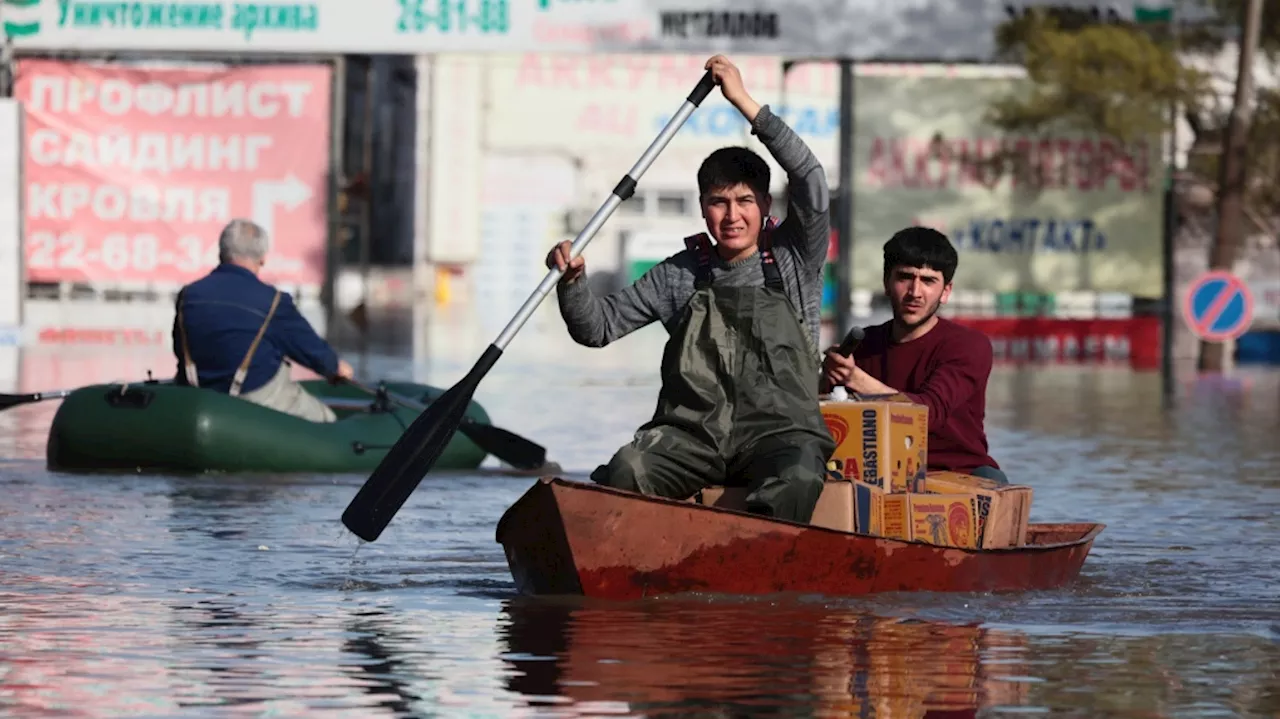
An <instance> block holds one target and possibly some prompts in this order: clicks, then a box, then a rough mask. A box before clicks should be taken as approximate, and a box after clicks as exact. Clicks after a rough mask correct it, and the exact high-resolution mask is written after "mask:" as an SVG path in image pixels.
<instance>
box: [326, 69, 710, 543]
mask: <svg viewBox="0 0 1280 719" xmlns="http://www.w3.org/2000/svg"><path fill="white" fill-rule="evenodd" d="M713 87H715V80H714V79H713V78H712V76H711V73H710V72H707V73H706V74H704V75H703V76H702V79H701V80H699V81H698V84H697V86H696V87H694V88H693V91H692V92H690V93H689V96H688V97H687V98H686V99H685V101H684V103H682V104H681V105H680V109H679V110H677V111H676V114H675V115H674V116H672V118H671V119H670V120H668V121H667V124H666V126H665V127H663V128H662V132H660V133H659V134H658V137H657V138H655V139H654V141H653V142H652V143H651V144H650V145H649V147H648V149H646V150H645V151H644V154H642V155H641V156H640V159H639V160H637V161H636V163H635V165H633V166H632V167H631V171H630V172H628V173H627V174H626V175H624V176H623V177H622V179H621V180H619V181H618V184H617V185H616V186H615V187H614V188H613V192H612V193H611V194H610V195H609V197H608V198H607V199H606V200H605V201H604V204H602V205H601V206H600V209H598V210H596V212H595V214H594V215H592V216H591V219H590V220H588V221H587V225H586V227H584V228H583V229H582V231H581V232H579V233H578V236H577V237H576V238H574V240H573V244H572V246H571V249H570V257H571V258H576V257H578V255H580V254H582V250H583V249H584V248H586V246H587V243H589V242H591V240H592V238H594V237H595V235H596V233H597V232H599V231H600V228H601V227H602V226H603V225H604V223H605V221H607V220H608V219H609V216H610V215H612V214H613V211H614V210H616V209H617V208H618V205H620V204H622V203H623V202H624V201H625V200H627V199H629V198H630V197H631V196H632V195H633V194H634V193H635V190H636V183H638V182H639V180H640V177H641V176H642V175H643V174H644V173H645V171H646V170H648V169H649V166H650V165H652V164H653V161H654V160H655V159H657V157H658V155H659V154H660V153H661V152H662V150H663V149H665V148H666V146H667V143H669V142H671V138H672V137H674V136H675V134H676V132H678V131H679V130H680V127H681V126H682V125H684V123H685V120H687V119H688V118H689V116H690V115H691V114H693V111H694V110H696V109H697V108H698V105H700V104H701V103H702V101H703V100H704V99H706V97H707V95H708V94H710V93H711V89H712V88H713ZM560 275H561V272H560V270H559V269H555V268H553V269H552V270H551V271H550V272H548V273H547V276H546V277H545V278H544V279H543V280H542V283H541V284H539V285H538V288H537V289H536V290H534V292H533V294H532V295H531V296H530V297H529V299H527V300H525V302H524V304H523V305H522V306H521V307H520V309H519V310H518V311H517V312H516V315H515V317H513V318H511V321H510V322H509V323H507V326H506V328H505V329H503V330H502V333H501V334H499V335H498V338H497V339H496V340H494V342H493V344H491V345H489V347H488V348H486V349H485V351H484V353H483V354H481V355H480V359H479V360H477V361H476V364H475V366H474V367H472V368H471V371H470V372H468V373H467V375H466V376H465V377H463V378H462V380H461V381H460V382H458V383H457V384H455V385H454V386H453V387H450V388H449V389H448V391H446V392H445V393H444V394H443V395H441V397H440V398H439V399H437V400H436V401H435V402H432V403H431V406H430V407H428V408H427V410H426V411H425V412H423V413H422V414H420V415H418V418H417V419H415V420H414V422H413V424H412V425H410V426H409V429H407V430H406V431H405V432H404V434H402V435H400V439H399V440H398V441H397V442H396V443H395V445H394V446H393V447H392V448H391V450H390V451H389V452H387V455H386V456H385V457H383V458H382V462H380V463H379V464H378V466H377V467H376V468H375V469H374V470H373V473H372V474H371V475H369V479H368V480H366V481H365V483H364V486H362V487H361V488H360V491H359V492H357V493H356V496H355V497H354V498H352V500H351V503H350V504H349V505H347V509H346V511H344V512H343V513H342V523H343V524H344V525H346V527H347V529H349V530H351V532H352V533H354V534H355V535H356V536H358V537H360V538H361V539H363V540H365V541H366V542H372V541H375V540H376V539H377V538H378V536H379V535H381V534H382V530H384V529H386V527H387V524H388V523H390V522H391V519H392V518H393V517H394V516H395V514H396V512H398V511H399V510H400V507H401V506H403V505H404V503H405V501H406V500H407V499H409V495H410V494H413V490H414V489H416V488H417V486H418V484H419V483H420V482H421V481H422V478H423V477H424V476H425V475H426V473H427V472H428V471H430V469H431V466H432V465H433V464H435V462H436V460H437V459H439V458H440V455H441V454H442V453H443V452H444V449H445V446H446V445H448V444H449V439H450V438H451V437H453V433H454V432H456V431H458V429H459V427H460V425H461V424H462V418H463V413H464V412H466V409H467V405H468V403H469V402H470V401H471V396H472V395H473V394H474V393H475V390H476V387H477V386H479V384H480V380H482V379H484V376H485V375H486V374H487V373H488V372H489V370H490V369H492V368H493V365H494V364H495V363H496V362H497V361H498V358H499V357H501V356H502V352H503V351H504V350H505V349H506V347H507V344H509V343H510V342H511V339H512V338H513V337H515V335H516V333H517V332H519V331H520V328H521V327H523V326H524V324H525V322H527V321H528V320H529V317H530V316H532V315H533V311H534V309H536V308H537V306H538V305H539V304H540V303H541V302H542V300H543V299H544V298H545V297H546V296H547V295H548V294H550V293H551V290H552V289H554V288H555V286H556V283H557V282H558V281H559V280H560Z"/></svg>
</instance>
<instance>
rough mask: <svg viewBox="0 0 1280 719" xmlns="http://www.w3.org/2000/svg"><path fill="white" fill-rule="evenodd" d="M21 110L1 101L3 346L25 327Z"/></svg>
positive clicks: (0, 331)
mask: <svg viewBox="0 0 1280 719" xmlns="http://www.w3.org/2000/svg"><path fill="white" fill-rule="evenodd" d="M21 238H22V108H21V106H20V105H19V104H18V103H17V102H16V101H14V100H8V99H0V346H5V345H15V344H18V340H19V335H20V329H19V326H20V325H21V324H22V239H21Z"/></svg>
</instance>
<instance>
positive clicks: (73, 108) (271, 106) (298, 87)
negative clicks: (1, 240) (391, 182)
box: [15, 60, 331, 286]
mask: <svg viewBox="0 0 1280 719" xmlns="http://www.w3.org/2000/svg"><path fill="white" fill-rule="evenodd" d="M330 74H331V70H330V68H329V67H327V66H325V65H258V66H247V67H226V68H221V67H199V68H196V67H192V68H185V67H184V68H176V67H168V68H152V67H141V66H139V67H131V66H123V65H110V64H98V63H77V62H59V61H53V60H22V61H20V62H19V63H18V81H17V83H16V88H15V95H16V96H17V98H18V99H19V100H20V102H22V103H23V106H24V117H25V129H24V137H25V157H24V159H23V170H24V178H23V181H24V189H25V207H24V210H25V218H26V230H25V234H26V276H27V280H28V281H29V282H88V283H95V284H96V283H113V282H128V283H136V282H147V283H155V284H160V285H177V284H181V283H185V282H189V281H191V280H193V279H196V278H197V277H200V276H201V275H203V274H205V273H206V272H208V271H209V270H210V269H212V268H213V267H214V266H215V265H216V264H217V262H218V234H219V232H221V230H222V228H223V227H224V226H225V225H226V223H227V222H228V221H230V220H232V219H233V218H245V219H250V220H253V221H254V222H256V223H258V224H259V225H261V226H262V227H264V228H265V229H266V230H267V233H268V235H269V236H270V240H271V250H270V253H269V254H268V256H267V262H266V265H265V267H264V268H263V273H262V276H263V279H264V280H265V281H268V282H274V283H281V284H296V285H313V286H318V285H320V284H322V282H323V279H324V267H325V238H326V236H327V221H326V211H327V203H326V201H325V197H326V189H327V181H326V178H327V173H328V158H329V132H330V115H329V113H330V84H329V83H330Z"/></svg>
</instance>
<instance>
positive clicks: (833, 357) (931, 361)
mask: <svg viewBox="0 0 1280 719" xmlns="http://www.w3.org/2000/svg"><path fill="white" fill-rule="evenodd" d="M958 264H959V257H958V256H957V255H956V251H955V248H954V247H952V246H951V243H950V242H949V241H948V240H947V238H946V236H945V235H943V234H942V233H940V232H938V231H937V230H932V229H929V228H926V227H908V228H906V229H905V230H901V231H900V232H898V233H897V234H895V235H894V236H893V237H892V238H891V239H890V240H889V241H888V242H887V243H886V244H885V246H884V292H885V294H886V295H887V296H888V297H889V303H890V304H891V305H892V307H893V319H892V320H889V321H888V322H885V323H884V324H882V325H876V326H874V327H868V328H867V329H866V336H865V337H864V338H863V339H862V342H861V343H860V344H859V345H858V347H857V349H855V350H854V353H853V356H852V357H845V356H843V355H841V354H840V353H839V352H837V351H836V348H835V347H831V348H828V349H827V352H826V357H825V358H824V360H823V364H822V370H823V377H822V380H823V382H822V384H823V391H824V392H825V391H829V388H831V387H834V386H836V385H841V384H842V385H844V386H845V387H847V388H849V390H850V391H851V392H857V393H860V394H894V393H898V392H901V393H903V394H906V395H907V396H908V397H910V398H911V400H912V401H913V402H917V403H919V404H922V405H924V406H926V407H928V408H929V469H930V470H952V471H956V472H965V473H968V474H975V475H978V476H982V477H987V478H989V479H994V480H996V481H998V482H1001V483H1006V484H1007V483H1008V479H1007V478H1006V477H1005V475H1004V472H1002V471H1001V470H1000V465H998V464H997V463H996V461H995V460H994V459H992V458H991V455H990V454H988V450H987V435H986V431H985V429H984V428H983V420H984V419H985V416H986V405H987V402H986V394H987V377H988V376H989V375H990V374H991V361H992V350H991V340H989V339H987V336H986V335H984V334H982V333H981V332H979V331H977V330H974V329H970V328H968V327H964V326H963V325H959V324H956V323H955V322H952V321H950V320H947V319H944V318H942V317H938V316H937V312H938V308H939V307H941V306H942V305H943V303H945V302H946V301H947V299H948V298H949V297H950V296H951V280H952V278H953V277H954V276H955V273H956V266H957V265H958Z"/></svg>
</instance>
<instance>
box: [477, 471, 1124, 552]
mask: <svg viewBox="0 0 1280 719" xmlns="http://www.w3.org/2000/svg"><path fill="white" fill-rule="evenodd" d="M539 484H541V485H545V486H546V488H547V489H548V490H550V491H551V492H552V495H553V497H554V496H555V494H556V491H557V489H565V490H570V491H577V490H587V491H591V492H597V493H600V494H608V495H612V496H615V497H618V498H620V499H624V500H640V501H645V502H652V503H657V504H668V505H671V506H674V507H683V508H686V509H695V510H705V511H712V512H721V513H725V514H730V515H734V516H738V517H743V518H749V519H753V520H756V521H761V522H767V523H771V524H773V523H776V524H782V525H785V526H790V527H797V528H800V529H804V530H810V531H820V532H827V533H831V534H836V535H839V536H843V537H850V538H856V539H864V540H865V539H869V540H874V541H877V542H894V543H896V544H900V545H907V546H909V545H916V546H922V547H930V548H933V549H946V550H948V551H956V552H964V553H965V554H967V555H973V556H977V557H982V556H990V555H997V554H1019V553H1027V554H1030V553H1047V552H1057V551H1061V550H1063V549H1069V548H1072V547H1079V546H1082V545H1088V544H1090V543H1091V542H1093V541H1094V540H1095V539H1096V538H1097V537H1098V535H1099V534H1101V533H1102V531H1103V530H1104V529H1106V526H1107V525H1106V524H1103V523H1101V522H1052V523H1028V525H1027V530H1028V533H1030V531H1031V530H1032V529H1037V530H1043V529H1047V528H1052V527H1086V528H1087V529H1085V530H1084V533H1083V534H1081V535H1080V536H1079V537H1077V538H1075V539H1072V540H1068V541H1065V542H1054V543H1050V544H1024V545H1022V546H1019V547H987V548H980V547H977V548H971V547H944V546H940V545H936V544H931V543H929V542H923V541H920V540H914V539H912V540H907V539H898V538H895V537H881V536H878V535H875V534H862V533H860V532H850V531H845V530H842V529H832V528H831V527H820V526H817V525H814V524H805V523H802V522H795V521H792V520H789V519H779V518H777V517H762V516H760V515H758V514H751V513H750V512H744V511H741V510H736V509H729V508H727V507H717V506H715V505H709V504H700V503H697V502H690V501H689V500H686V499H670V498H668V497H658V496H654V495H646V494H639V493H636V492H629V491H626V490H622V489H617V488H614V487H606V486H604V485H600V484H596V483H594V482H581V481H575V480H570V479H565V478H563V477H558V476H554V475H549V476H543V477H539V478H538V479H537V483H535V485H533V486H531V487H530V488H529V490H526V495H527V494H528V492H530V491H533V490H534V489H535V488H536V487H537V485H539ZM556 503H557V505H558V504H559V499H558V498H557V499H556ZM517 504H519V500H517V501H516V503H515V504H512V505H511V507H509V508H508V510H507V512H505V513H504V515H503V517H502V518H501V519H499V521H498V526H497V527H496V528H495V529H496V530H497V531H496V532H495V534H497V537H496V538H497V540H498V542H499V543H502V535H503V534H504V532H503V529H504V525H505V524H506V523H507V521H508V520H509V519H510V512H511V510H513V509H514V508H515V506H516V505H517Z"/></svg>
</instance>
